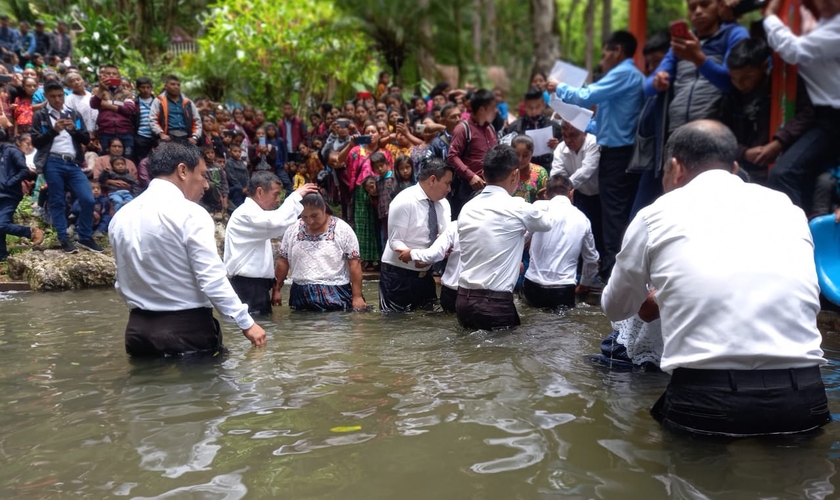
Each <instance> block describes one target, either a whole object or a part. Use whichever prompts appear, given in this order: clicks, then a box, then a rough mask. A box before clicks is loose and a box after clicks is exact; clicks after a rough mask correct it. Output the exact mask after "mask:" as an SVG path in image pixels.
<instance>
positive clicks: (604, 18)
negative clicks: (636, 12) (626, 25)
mask: <svg viewBox="0 0 840 500" xmlns="http://www.w3.org/2000/svg"><path fill="white" fill-rule="evenodd" d="M610 35H612V0H604V7H603V10H602V11H601V43H604V42H606V41H607V40H608V39H609V38H610Z"/></svg>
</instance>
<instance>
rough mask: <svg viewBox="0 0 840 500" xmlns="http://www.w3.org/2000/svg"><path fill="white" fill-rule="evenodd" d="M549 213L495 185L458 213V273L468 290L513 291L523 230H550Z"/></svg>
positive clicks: (519, 259)
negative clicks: (459, 256) (459, 253)
mask: <svg viewBox="0 0 840 500" xmlns="http://www.w3.org/2000/svg"><path fill="white" fill-rule="evenodd" d="M552 223H553V220H552V217H551V215H550V214H549V213H548V212H545V211H543V210H540V209H539V208H537V207H535V206H534V205H530V204H528V202H526V201H525V200H523V199H522V198H519V197H518V196H511V195H510V193H508V192H507V191H505V190H504V189H502V188H501V187H498V186H487V187H485V188H484V190H483V191H482V192H481V194H479V195H478V196H476V197H475V198H473V199H472V200H470V201H469V202H467V204H466V205H464V208H463V209H462V210H461V214H460V215H459V216H458V240H459V241H460V244H461V266H462V268H461V276H460V278H459V279H458V286H459V287H461V288H469V289H471V290H492V291H496V292H513V287H514V286H515V285H516V280H517V278H519V264H520V263H521V262H522V250H523V249H524V248H525V232H526V231H529V232H532V233H538V232H542V231H548V230H549V229H551V226H552Z"/></svg>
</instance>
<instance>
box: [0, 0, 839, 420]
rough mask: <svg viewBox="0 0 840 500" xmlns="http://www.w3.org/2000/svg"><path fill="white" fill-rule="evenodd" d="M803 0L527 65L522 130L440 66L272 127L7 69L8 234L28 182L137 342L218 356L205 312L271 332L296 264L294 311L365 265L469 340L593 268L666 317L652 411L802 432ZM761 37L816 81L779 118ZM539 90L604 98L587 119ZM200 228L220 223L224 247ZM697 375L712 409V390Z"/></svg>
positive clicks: (384, 81) (814, 112) (334, 298)
mask: <svg viewBox="0 0 840 500" xmlns="http://www.w3.org/2000/svg"><path fill="white" fill-rule="evenodd" d="M805 5H806V7H807V9H808V10H809V11H810V13H811V14H812V15H813V16H814V17H815V18H816V19H817V23H816V25H815V27H814V28H813V30H812V31H810V32H808V33H806V34H804V35H801V36H796V35H794V34H793V33H792V32H791V30H790V29H789V28H788V27H786V26H785V25H784V24H783V23H782V22H781V20H780V19H779V17H777V14H778V13H779V9H780V3H779V2H778V1H777V0H771V2H769V4H768V5H767V7H766V12H765V18H764V20H763V22H759V23H757V24H755V25H754V26H752V27H751V30H747V29H746V28H745V27H743V26H741V25H739V24H738V23H737V22H735V20H734V18H733V14H732V9H731V5H728V4H724V3H723V2H718V1H717V0H688V2H687V7H688V13H689V19H690V25H691V30H689V29H687V28H686V29H685V30H680V29H675V30H672V32H671V35H672V37H671V38H670V40H669V39H668V37H667V36H665V35H662V36H657V37H653V38H652V39H651V41H650V42H649V43H648V44H647V45H646V46H645V48H644V53H645V56H646V68H645V72H642V71H640V70H639V69H638V68H637V67H636V65H635V64H634V61H633V57H634V54H635V53H636V49H637V41H636V39H635V37H634V36H633V35H632V34H630V33H629V32H626V31H617V32H615V33H613V34H612V35H611V36H610V37H609V38H608V39H607V40H606V41H605V43H604V48H603V54H602V60H601V63H600V68H599V69H600V72H601V76H600V78H599V79H598V80H597V81H595V82H594V83H591V84H589V85H586V86H584V87H580V88H577V87H572V86H570V85H568V84H567V83H565V82H562V81H558V80H556V79H554V78H549V77H547V76H546V75H544V74H541V73H537V74H535V75H534V76H533V78H532V80H531V82H530V85H531V88H529V89H528V91H527V92H526V93H525V94H524V96H523V100H522V105H521V106H520V114H519V117H518V118H517V119H515V120H514V119H513V118H512V116H506V110H507V109H509V106H507V104H506V103H504V101H503V93H502V92H501V91H500V90H499V89H496V91H495V92H493V91H490V90H487V89H466V90H453V89H451V88H450V87H449V85H447V84H439V85H437V86H436V87H435V88H434V89H432V91H431V92H430V94H429V95H427V96H414V97H412V99H411V100H410V103H406V102H405V101H404V100H403V97H402V95H403V92H402V89H401V88H400V87H399V86H397V85H394V84H392V83H391V82H390V77H389V75H388V74H387V73H384V72H383V73H382V74H381V75H380V80H379V85H378V86H377V88H376V89H375V90H374V91H371V92H360V93H359V94H358V95H357V96H356V98H355V99H354V100H353V101H349V102H346V103H344V104H342V105H340V106H337V105H333V104H331V103H322V104H320V105H319V106H318V107H317V111H313V112H312V113H310V114H309V116H308V117H306V118H307V119H304V118H302V117H299V116H297V115H296V111H295V109H294V107H293V106H292V104H291V103H284V104H283V106H282V117H281V118H280V120H279V121H278V122H277V123H276V124H275V123H270V122H267V120H266V117H265V113H264V111H263V110H257V109H254V108H253V107H251V106H247V105H244V106H241V107H235V108H233V109H232V110H228V109H227V108H226V107H224V106H220V105H217V104H215V103H211V102H209V101H208V100H206V99H200V98H197V99H195V100H192V99H190V98H188V97H187V96H185V95H184V94H183V93H182V92H181V82H180V80H179V79H178V77H176V76H169V77H167V78H166V79H165V81H163V82H153V81H151V80H149V79H148V78H139V79H137V80H136V81H135V82H131V81H128V80H126V79H124V78H122V76H121V74H120V71H119V68H118V67H117V66H115V65H106V66H103V67H101V68H100V69H99V80H98V82H95V83H92V84H91V85H88V84H86V82H85V81H84V79H83V78H82V76H81V74H80V73H79V72H78V70H76V69H75V68H74V67H73V66H72V60H70V59H69V57H70V55H68V56H67V58H65V62H60V61H62V59H61V58H59V59H55V58H50V61H51V63H55V64H54V66H53V67H52V68H50V67H48V66H43V67H41V66H37V67H29V64H27V68H26V69H24V70H22V71H21V72H20V73H17V72H16V71H15V69H16V68H17V69H19V68H18V67H17V66H12V67H11V71H10V73H11V74H12V76H11V82H10V83H9V84H8V86H7V89H6V92H5V93H3V95H2V98H0V99H2V100H3V102H5V103H6V104H8V105H9V106H10V108H11V110H12V113H10V115H9V116H11V117H12V118H7V119H6V122H8V123H6V125H8V126H5V125H3V122H0V126H3V127H4V129H5V132H6V133H7V134H8V135H9V136H10V137H13V136H12V134H18V133H28V134H29V135H28V136H24V135H19V136H17V137H13V139H14V140H15V142H16V143H17V142H19V143H20V144H21V145H22V146H21V147H20V148H19V147H18V146H13V145H9V144H4V146H3V148H4V149H3V150H2V151H3V152H2V158H0V161H2V164H0V185H2V187H3V191H2V192H0V231H5V233H8V234H13V235H17V236H20V237H25V238H30V239H31V240H33V242H36V243H37V242H38V240H39V239H41V238H43V234H42V233H41V232H40V229H30V228H25V227H22V226H15V225H14V224H12V214H13V213H14V210H15V209H16V208H17V206H18V204H19V203H20V201H21V200H22V199H23V197H24V196H25V194H26V195H28V193H29V192H30V191H31V192H32V195H31V196H32V198H31V200H29V201H28V202H31V203H32V206H33V207H35V208H37V209H39V211H41V212H42V213H43V215H44V218H45V220H46V221H48V222H49V224H51V225H52V227H53V228H54V229H55V232H56V234H57V237H58V240H59V243H60V245H61V248H62V249H63V251H65V252H67V253H74V252H76V251H78V250H77V246H80V247H83V248H84V249H86V250H89V251H94V252H101V251H102V248H101V247H100V243H101V242H102V240H101V239H99V237H100V236H105V235H106V234H107V235H108V237H109V238H110V241H111V245H112V247H113V250H114V255H115V259H116V263H117V289H118V291H119V292H120V294H121V296H122V297H123V298H124V299H125V301H126V303H127V304H128V305H129V307H130V308H131V317H130V320H129V325H128V328H127V331H126V348H127V350H128V352H129V354H131V355H132V356H138V357H141V356H158V355H167V356H173V355H178V356H180V355H184V354H201V353H207V354H217V353H219V352H222V351H223V349H224V347H223V344H222V336H221V329H220V327H219V324H218V322H217V321H216V320H215V319H214V318H213V314H212V308H213V307H215V308H216V309H217V310H218V311H219V312H220V313H221V314H222V315H223V316H225V317H227V318H230V319H232V320H233V321H234V322H235V323H236V324H237V326H238V327H239V328H240V329H241V330H242V331H243V334H244V335H245V336H246V337H247V338H248V339H249V340H251V342H252V343H253V344H254V345H257V346H261V345H265V343H266V336H265V332H264V331H263V330H262V328H261V327H260V326H259V325H258V324H257V323H256V322H255V320H254V318H253V316H258V315H263V314H267V313H270V312H271V308H272V306H278V305H280V304H281V302H282V299H281V294H280V290H281V288H282V287H283V286H284V282H285V280H286V278H291V280H292V283H293V284H292V289H291V296H290V299H289V305H290V306H291V307H293V308H294V309H298V310H315V311H328V310H365V309H367V308H368V304H367V302H366V301H365V298H364V297H363V294H362V287H361V275H362V272H363V271H364V270H374V269H378V270H379V271H380V273H381V279H380V282H379V296H380V304H379V306H380V310H381V311H382V312H385V313H403V312H409V311H417V310H423V309H429V308H434V307H435V306H436V305H437V304H438V303H439V304H440V306H441V307H442V308H443V309H444V310H446V311H451V312H454V313H455V316H456V318H457V321H458V323H460V325H461V326H462V327H464V328H466V329H468V330H478V329H481V330H495V329H504V328H511V327H515V326H517V325H518V324H519V315H518V312H517V308H516V305H515V303H514V293H517V292H521V294H522V296H523V298H524V300H525V302H526V303H529V304H530V305H532V306H534V307H540V308H552V309H554V308H558V307H570V306H571V307H573V306H574V302H575V295H576V294H577V293H580V292H582V291H585V290H586V289H588V288H589V287H604V286H605V287H606V288H605V289H604V296H603V297H604V298H603V307H604V310H605V312H606V313H607V315H608V316H609V317H610V318H611V319H612V320H615V321H627V320H633V319H635V318H638V319H640V320H641V321H642V322H644V323H651V322H653V321H658V322H659V328H660V329H661V332H659V333H658V334H657V332H656V331H655V330H654V331H653V333H651V332H648V335H654V336H658V337H659V338H660V340H661V350H660V352H657V353H656V355H655V357H654V361H656V362H655V363H654V364H657V362H658V364H659V366H660V367H661V368H662V369H663V370H665V371H668V372H671V373H673V375H674V378H673V379H672V384H671V386H669V390H668V392H667V393H666V394H665V395H664V396H663V398H662V399H661V400H660V402H659V403H657V406H656V407H655V408H654V416H656V418H657V419H659V420H660V421H662V422H663V424H664V425H666V426H669V427H671V428H676V429H682V430H687V431H690V432H695V433H700V434H723V435H737V436H745V435H752V434H765V433H793V432H801V431H806V430H811V429H814V428H816V427H819V426H820V425H823V424H824V423H826V422H827V421H828V410H827V407H826V406H825V405H824V401H825V391H824V388H823V386H822V381H821V379H820V377H819V366H820V365H821V364H823V363H824V362H825V360H824V359H823V357H822V351H821V350H820V348H819V344H820V334H819V332H818V331H817V329H816V314H817V312H818V311H819V287H818V285H817V282H816V272H815V269H814V262H813V258H812V255H811V252H812V248H813V243H812V242H811V238H810V234H809V233H808V227H807V218H806V214H807V215H808V216H812V215H819V214H823V213H829V212H831V210H832V208H833V204H834V201H835V195H836V191H837V187H836V178H835V173H834V171H833V167H836V166H837V164H838V161H837V160H838V154H840V141H838V139H840V56H838V54H840V50H838V49H840V36H838V35H840V0H814V1H813V2H806V3H805ZM0 20H2V18H0ZM5 29H6V31H3V29H2V28H0V39H2V38H3V37H4V36H5V35H8V33H9V29H10V28H5ZM57 33H58V32H57ZM54 36H57V35H54ZM0 44H2V40H0ZM3 50H4V52H10V53H12V54H13V56H15V57H17V58H20V57H21V56H22V55H23V54H18V53H15V51H14V47H12V48H11V49H6V48H5V47H4V48H3ZM773 51H775V53H776V54H777V55H778V56H779V57H781V58H782V60H784V61H785V62H787V63H790V64H798V65H799V73H800V76H801V85H800V86H801V88H802V89H803V91H801V92H800V93H799V94H800V95H799V98H798V100H797V107H796V111H795V114H794V116H793V117H792V119H790V120H788V122H787V123H786V124H785V125H784V126H783V127H782V128H780V129H779V130H778V131H772V133H771V131H770V123H769V121H770V117H769V112H768V108H769V106H770V105H771V103H770V84H769V74H768V68H769V63H770V56H771V54H772V52H773ZM18 52H19V50H18ZM29 57H30V61H31V60H33V57H32V55H30V56H29ZM9 58H10V60H11V61H14V60H15V58H14V57H12V56H9ZM57 61H59V62H57ZM10 64H11V63H10ZM6 69H7V70H8V69H9V68H6ZM27 72H28V73H27ZM161 86H162V87H161ZM156 87H157V88H158V89H159V90H158V91H155V90H154V89H155V88H156ZM39 93H40V95H41V96H42V97H40V99H41V100H40V101H39V102H36V97H35V96H36V95H39ZM9 99H11V104H9ZM552 99H559V100H561V101H563V102H564V103H566V104H567V105H574V106H580V107H583V108H597V110H596V111H595V114H594V118H593V120H592V121H591V122H590V123H589V124H588V125H586V126H585V127H584V126H580V128H578V126H579V125H578V124H576V122H574V121H563V120H562V119H560V118H562V117H558V116H557V115H556V114H555V113H554V111H553V109H551V108H549V107H548V106H547V104H548V102H550V100H552ZM26 106H28V107H29V109H30V110H29V112H28V113H19V112H18V110H19V109H21V108H24V107H26ZM545 131H547V133H545ZM529 132H530V133H529ZM27 139H28V140H29V141H31V147H32V150H30V151H29V153H28V154H30V155H31V156H32V161H31V166H30V165H27V160H26V154H27V151H25V150H24V149H23V148H26V147H27V146H26V144H27V142H26V141H27ZM535 141H539V142H535ZM540 142H544V143H540ZM774 162H775V166H774V167H773V168H772V169H770V170H769V175H768V174H767V172H768V169H767V167H768V165H770V164H771V163H774ZM33 183H34V184H33ZM281 200H282V203H281ZM333 207H335V213H334V211H333V210H334V209H333ZM213 218H216V220H226V219H229V220H228V222H227V227H226V236H227V237H226V241H225V249H224V255H223V258H221V259H220V258H219V256H218V254H217V253H216V248H215V240H214V223H213ZM70 224H73V225H74V227H75V230H74V231H73V232H72V233H71V232H70V231H69V229H68V226H69V225H70ZM72 235H75V237H76V238H77V241H76V242H75V243H74V241H73V236H72ZM272 238H282V243H281V250H280V256H279V259H277V260H276V261H275V260H274V257H273V254H272V248H271V244H270V240H271V239H272ZM0 251H1V253H0V257H5V248H0ZM150 256H154V257H155V258H150ZM185 256H186V257H185ZM436 274H437V275H441V285H442V288H441V292H440V296H438V292H437V287H436V283H435V281H434V276H435V275H436ZM746 332H752V333H750V334H749V335H748V336H747V338H746V340H745V338H744V337H743V336H741V335H743V334H746ZM733 335H736V336H741V337H739V338H740V340H739V341H737V342H735V341H732V340H731V337H732V336H733ZM633 340H634V339H632V338H630V339H628V338H626V337H625V338H624V340H623V341H624V342H625V343H633ZM620 342H621V340H619V343H620ZM614 344H615V342H613V347H614ZM652 345H659V344H657V343H653V344H652ZM605 356H606V357H607V358H608V359H611V358H612V351H611V352H610V353H607V354H605ZM625 357H626V358H627V359H626V361H627V362H628V363H630V364H633V363H634V361H635V360H634V359H633V355H632V352H631V353H630V356H625ZM637 364H638V363H637ZM768 386H772V387H776V388H778V389H779V390H778V391H776V392H774V393H773V397H772V398H771V397H769V396H768V394H767V393H766V392H765V391H764V390H763V388H765V387H768ZM697 387H701V388H702V390H701V392H704V393H705V394H714V395H715V396H714V397H715V400H714V401H713V402H711V403H708V404H706V403H701V402H698V398H697V394H695V393H694V392H692V391H696V390H697ZM747 396H749V397H747ZM791 398H798V401H799V404H798V405H792V406H791V407H790V408H787V411H786V412H785V413H780V414H779V418H778V419H777V420H776V422H775V423H773V424H768V425H765V426H759V427H756V426H754V425H753V421H754V419H755V418H756V415H758V414H760V413H762V412H766V411H775V410H778V409H779V408H781V407H784V406H785V402H786V401H790V400H791ZM759 403H760V404H759ZM704 405H705V406H704ZM803 408H805V409H807V410H808V412H810V413H809V414H808V415H807V416H803V415H802V413H801V410H802V409H803ZM756 412H759V413H758V414H757V413H756ZM808 412H806V413H808ZM710 415H711V416H710ZM720 415H722V416H720Z"/></svg>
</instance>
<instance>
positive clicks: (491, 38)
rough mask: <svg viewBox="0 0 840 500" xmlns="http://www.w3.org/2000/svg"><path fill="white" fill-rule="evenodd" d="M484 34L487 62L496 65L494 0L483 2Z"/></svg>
mask: <svg viewBox="0 0 840 500" xmlns="http://www.w3.org/2000/svg"><path fill="white" fill-rule="evenodd" d="M484 2H485V5H484V25H485V26H486V28H485V30H484V33H485V35H486V37H485V47H487V59H486V60H487V62H488V63H490V64H496V63H497V62H498V61H497V60H496V0H484Z"/></svg>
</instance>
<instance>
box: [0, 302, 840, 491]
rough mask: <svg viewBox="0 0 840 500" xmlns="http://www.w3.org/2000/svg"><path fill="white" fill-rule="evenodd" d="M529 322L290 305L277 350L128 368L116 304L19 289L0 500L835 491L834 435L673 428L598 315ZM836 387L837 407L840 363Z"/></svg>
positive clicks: (0, 345) (833, 349) (8, 320)
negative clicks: (658, 419) (607, 362)
mask: <svg viewBox="0 0 840 500" xmlns="http://www.w3.org/2000/svg"><path fill="white" fill-rule="evenodd" d="M366 292H367V293H366V295H367V296H368V297H369V298H371V300H373V301H375V289H373V288H371V289H368V290H366ZM45 311H48V312H49V314H46V313H45ZM522 312H523V314H522V320H523V326H522V328H520V329H519V330H518V331H517V332H516V333H514V334H501V335H498V334H497V335H487V334H482V335H468V336H464V335H462V332H460V331H459V329H458V328H457V326H455V320H454V318H453V317H452V316H446V315H441V314H415V315H410V316H399V315H392V316H381V315H377V314H369V315H358V314H339V313H336V314H326V315H316V314H295V315H294V317H292V315H291V313H289V312H288V311H285V310H283V311H277V312H276V313H275V315H274V317H273V318H272V323H271V325H270V328H268V329H267V330H268V331H269V335H270V340H269V347H268V348H267V349H264V350H252V349H249V348H248V346H247V341H246V340H245V339H244V338H242V337H241V336H240V335H239V334H237V333H234V332H233V331H232V330H230V329H228V330H227V337H226V339H227V340H226V343H227V344H229V346H230V347H231V355H230V356H229V357H227V358H225V359H218V360H211V361H210V362H205V363H190V362H180V363H171V362H166V363H162V362H144V363H130V362H129V361H128V360H127V358H126V357H125V354H124V351H123V347H122V328H123V326H124V322H125V319H126V313H125V310H124V308H123V307H122V304H121V303H120V302H119V300H118V299H117V297H116V295H114V294H113V293H112V292H110V291H102V290H99V291H84V292H70V293H60V294H42V295H35V294H11V295H4V296H2V297H0V363H2V366H3V367H4V370H3V372H2V374H0V377H2V383H3V387H4V389H5V390H4V391H3V395H2V396H0V425H2V427H0V428H2V433H0V465H2V466H3V467H2V469H0V485H1V486H0V497H2V498H12V499H18V498H19V499H32V498H64V497H73V498H91V499H99V498H104V497H111V496H115V497H130V498H166V499H168V498H207V499H239V498H245V497H247V498H295V499H326V498H341V499H356V498H358V499H362V498H364V499H368V498H393V497H399V498H402V499H407V500H413V499H424V500H425V499H428V498H440V499H450V498H451V499H456V498H457V499H463V498H469V499H472V498H474V499H479V498H482V499H484V498H493V499H495V498H499V499H510V498H518V499H531V498H533V499H537V498H540V499H542V498H558V497H566V498H581V499H583V498H587V499H588V498H601V499H610V498H621V499H622V500H625V499H627V498H652V499H656V498H696V499H706V498H709V499H729V498H732V499H739V500H740V499H747V498H808V499H812V498H813V499H828V498H836V497H837V496H838V495H837V493H835V491H836V490H837V486H838V478H837V474H835V464H836V463H838V460H840V430H839V429H838V428H837V424H831V425H829V426H827V427H826V428H825V430H824V431H823V432H821V433H818V434H817V435H815V436H812V437H809V438H807V439H801V438H797V439H789V440H773V441H759V440H746V441H737V442H729V443H727V442H710V441H708V440H692V439H686V438H684V437H681V436H677V435H670V434H663V432H662V430H661V428H660V427H659V426H658V425H657V424H656V423H655V422H654V421H653V419H652V418H650V416H649V414H648V410H649V407H650V405H652V404H653V402H654V401H655V400H656V398H658V396H659V395H660V394H661V392H662V390H663V389H664V387H665V386H666V384H667V380H668V379H667V376H665V375H662V374H650V373H637V374H631V373H616V372H610V371H609V370H605V369H603V368H599V367H594V366H592V365H590V364H589V363H588V362H587V361H586V358H585V356H586V355H587V354H589V353H591V352H595V350H596V349H597V347H598V342H599V341H600V339H601V337H602V335H603V334H604V332H606V331H607V330H608V328H609V324H608V322H607V321H606V320H605V319H604V318H603V316H601V315H600V314H599V313H598V311H597V309H596V308H594V307H586V306H582V307H580V308H578V309H576V310H574V311H572V312H571V313H568V314H566V315H563V316H558V315H551V314H548V313H544V312H540V311H533V310H527V309H525V310H523V311H522ZM826 346H827V348H828V349H827V351H828V355H829V356H830V357H832V358H833V359H840V352H838V351H837V341H836V338H834V337H829V338H828V341H827V342H826ZM824 375H825V381H826V384H827V388H828V393H829V399H830V400H831V406H832V408H833V409H834V410H835V412H836V411H840V410H838V408H840V367H838V364H837V363H836V362H832V363H831V364H830V365H829V366H828V367H827V368H826V369H825V371H824ZM836 416H837V415H835V417H836Z"/></svg>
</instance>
